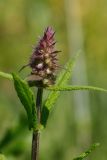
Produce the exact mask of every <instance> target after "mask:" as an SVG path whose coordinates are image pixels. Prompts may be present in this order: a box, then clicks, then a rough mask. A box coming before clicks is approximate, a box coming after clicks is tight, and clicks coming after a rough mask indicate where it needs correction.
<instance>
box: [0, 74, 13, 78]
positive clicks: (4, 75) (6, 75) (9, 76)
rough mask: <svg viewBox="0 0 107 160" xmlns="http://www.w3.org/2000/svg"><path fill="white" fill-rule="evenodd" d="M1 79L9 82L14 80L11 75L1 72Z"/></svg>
mask: <svg viewBox="0 0 107 160" xmlns="http://www.w3.org/2000/svg"><path fill="white" fill-rule="evenodd" d="M0 77H3V78H7V79H9V80H13V77H12V75H11V74H8V73H4V72H0Z"/></svg>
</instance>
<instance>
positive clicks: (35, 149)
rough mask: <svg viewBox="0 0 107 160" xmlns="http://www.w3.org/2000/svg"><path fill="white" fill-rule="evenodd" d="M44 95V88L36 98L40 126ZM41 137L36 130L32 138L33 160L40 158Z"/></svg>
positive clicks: (39, 90)
mask: <svg viewBox="0 0 107 160" xmlns="http://www.w3.org/2000/svg"><path fill="white" fill-rule="evenodd" d="M42 95H43V88H38V91H37V98H36V110H37V119H38V125H39V124H40V120H41V106H42ZM39 137H40V133H39V130H36V131H35V130H34V131H33V137H32V157H31V159H32V160H38V157H39Z"/></svg>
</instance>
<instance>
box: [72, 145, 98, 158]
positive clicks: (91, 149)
mask: <svg viewBox="0 0 107 160" xmlns="http://www.w3.org/2000/svg"><path fill="white" fill-rule="evenodd" d="M99 145H100V144H99V143H95V144H93V145H92V146H91V147H90V148H89V149H88V150H87V151H86V152H84V153H82V154H81V155H80V156H78V157H76V158H74V159H73V160H83V159H84V158H86V157H87V156H88V155H89V154H90V153H91V152H92V151H94V150H95V149H96V148H97V147H99Z"/></svg>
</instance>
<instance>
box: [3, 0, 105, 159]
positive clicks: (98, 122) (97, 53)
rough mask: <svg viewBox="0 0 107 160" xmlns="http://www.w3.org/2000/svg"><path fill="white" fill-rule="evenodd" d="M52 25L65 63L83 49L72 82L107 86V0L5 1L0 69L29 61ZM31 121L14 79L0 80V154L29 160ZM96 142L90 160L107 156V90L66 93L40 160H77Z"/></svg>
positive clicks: (43, 136)
mask: <svg viewBox="0 0 107 160" xmlns="http://www.w3.org/2000/svg"><path fill="white" fill-rule="evenodd" d="M47 26H53V28H54V29H55V30H56V39H57V42H58V43H57V48H58V50H62V52H61V53H60V54H59V60H60V64H61V65H64V64H65V63H66V62H67V60H68V59H69V58H70V57H72V56H74V55H75V54H76V53H77V52H78V51H80V50H81V54H80V56H79V58H78V60H77V62H76V67H75V68H74V71H73V77H72V80H71V82H70V83H72V84H78V85H80V84H82V85H83V84H84V85H86V84H89V85H94V86H99V87H103V88H107V83H106V82H107V73H106V71H107V62H106V60H107V0H0V70H1V71H4V72H17V71H18V70H19V69H20V67H21V66H22V65H23V64H26V63H27V62H28V60H29V57H30V55H31V53H32V45H35V44H36V43H37V40H38V36H39V35H42V34H43V31H44V29H45V28H46V27H47ZM29 73H30V69H25V70H24V71H23V72H22V73H21V75H22V76H24V77H25V76H27V75H28V74H29ZM46 95H47V93H46ZM45 97H46V96H45ZM26 123H27V119H26V114H25V111H24V109H23V107H22V105H21V103H20V102H19V100H18V98H17V96H16V93H15V91H14V87H13V84H12V82H10V81H8V80H5V79H3V78H0V152H1V153H3V154H5V155H6V156H7V159H8V160H19V159H20V160H29V159H30V152H31V139H32V135H31V132H30V131H28V128H27V124H26ZM94 142H100V143H101V146H100V148H99V149H97V150H96V151H95V152H94V153H92V155H91V156H90V157H89V159H93V160H106V158H107V94H105V93H101V92H92V91H91V92H86V91H82V92H80V91H79V92H78V91H75V92H69V93H68V92H63V93H62V95H61V97H60V99H59V100H58V102H57V104H56V106H55V108H54V110H53V111H52V113H51V115H50V117H49V121H48V124H47V128H46V130H44V131H43V132H42V133H41V141H40V160H72V158H74V157H75V156H77V155H79V154H80V153H81V152H83V151H84V150H86V149H87V148H88V147H89V146H90V145H91V144H93V143H94Z"/></svg>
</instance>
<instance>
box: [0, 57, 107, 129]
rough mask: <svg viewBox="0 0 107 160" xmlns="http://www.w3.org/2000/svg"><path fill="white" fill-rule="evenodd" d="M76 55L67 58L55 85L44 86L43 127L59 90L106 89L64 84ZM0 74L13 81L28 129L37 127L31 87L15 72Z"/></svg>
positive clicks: (70, 72)
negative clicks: (45, 92) (46, 91)
mask: <svg viewBox="0 0 107 160" xmlns="http://www.w3.org/2000/svg"><path fill="white" fill-rule="evenodd" d="M76 58H77V56H76V57H74V59H72V60H69V62H68V63H67V64H66V65H65V70H63V71H62V72H61V73H60V75H59V77H58V78H57V81H56V85H55V86H52V87H48V88H46V89H47V90H50V93H49V95H48V97H47V99H46V101H45V102H44V103H43V108H42V113H41V124H42V126H43V127H46V124H47V120H48V117H49V114H50V112H51V110H52V108H53V106H54V104H55V103H56V101H57V99H58V97H59V96H60V93H61V91H73V90H96V91H104V92H107V90H105V89H103V88H98V87H93V86H72V85H66V84H67V82H68V80H69V79H70V78H71V76H72V68H73V66H74V65H75V61H76ZM0 76H1V77H4V78H7V79H9V80H13V81H14V87H15V90H16V92H17V95H18V97H19V99H20V101H21V103H22V105H23V106H24V108H25V110H26V112H27V117H28V122H29V129H32V128H33V129H37V113H36V106H35V105H36V104H35V98H34V94H33V92H32V90H31V88H30V87H29V86H28V84H27V82H26V81H25V80H22V79H21V78H20V77H19V76H18V75H17V74H12V75H11V74H7V73H3V72H0Z"/></svg>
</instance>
